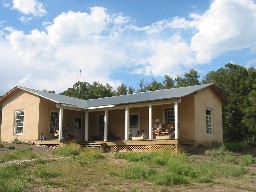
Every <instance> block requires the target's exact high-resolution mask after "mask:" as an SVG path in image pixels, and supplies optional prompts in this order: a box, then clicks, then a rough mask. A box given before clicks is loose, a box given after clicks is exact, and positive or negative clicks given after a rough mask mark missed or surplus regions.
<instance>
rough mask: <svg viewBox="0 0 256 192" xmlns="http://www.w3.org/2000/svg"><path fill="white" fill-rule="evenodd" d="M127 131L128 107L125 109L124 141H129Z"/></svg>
mask: <svg viewBox="0 0 256 192" xmlns="http://www.w3.org/2000/svg"><path fill="white" fill-rule="evenodd" d="M128 129H129V107H128V106H127V107H126V108H125V130H124V132H125V140H129V138H128Z"/></svg>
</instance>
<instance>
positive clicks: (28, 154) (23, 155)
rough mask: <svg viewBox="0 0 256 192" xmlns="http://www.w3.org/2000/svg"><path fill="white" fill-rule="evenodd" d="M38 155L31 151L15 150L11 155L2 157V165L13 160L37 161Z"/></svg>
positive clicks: (0, 161) (0, 160)
mask: <svg viewBox="0 0 256 192" xmlns="http://www.w3.org/2000/svg"><path fill="white" fill-rule="evenodd" d="M37 157H38V155H37V154H36V153H34V152H33V151H32V150H31V149H22V150H15V151H14V150H13V151H11V152H10V153H6V154H4V155H0V163H3V162H6V161H12V160H22V159H35V158H37Z"/></svg>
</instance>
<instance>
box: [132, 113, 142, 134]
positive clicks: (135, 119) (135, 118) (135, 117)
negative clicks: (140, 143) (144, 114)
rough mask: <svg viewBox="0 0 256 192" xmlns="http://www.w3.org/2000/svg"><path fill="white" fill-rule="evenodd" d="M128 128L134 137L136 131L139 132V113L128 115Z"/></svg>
mask: <svg viewBox="0 0 256 192" xmlns="http://www.w3.org/2000/svg"><path fill="white" fill-rule="evenodd" d="M130 129H131V131H132V136H133V137H135V136H136V135H137V133H138V132H140V118H139V114H131V115H130Z"/></svg>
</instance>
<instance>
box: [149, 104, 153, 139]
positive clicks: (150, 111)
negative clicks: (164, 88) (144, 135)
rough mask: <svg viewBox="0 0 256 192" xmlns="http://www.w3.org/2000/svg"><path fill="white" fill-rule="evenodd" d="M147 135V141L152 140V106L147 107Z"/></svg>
mask: <svg viewBox="0 0 256 192" xmlns="http://www.w3.org/2000/svg"><path fill="white" fill-rule="evenodd" d="M148 135H149V139H152V105H151V104H149V106H148Z"/></svg>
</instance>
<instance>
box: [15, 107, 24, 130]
mask: <svg viewBox="0 0 256 192" xmlns="http://www.w3.org/2000/svg"><path fill="white" fill-rule="evenodd" d="M23 129H24V111H22V110H21V111H15V130H14V133H15V134H17V135H19V134H23Z"/></svg>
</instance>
